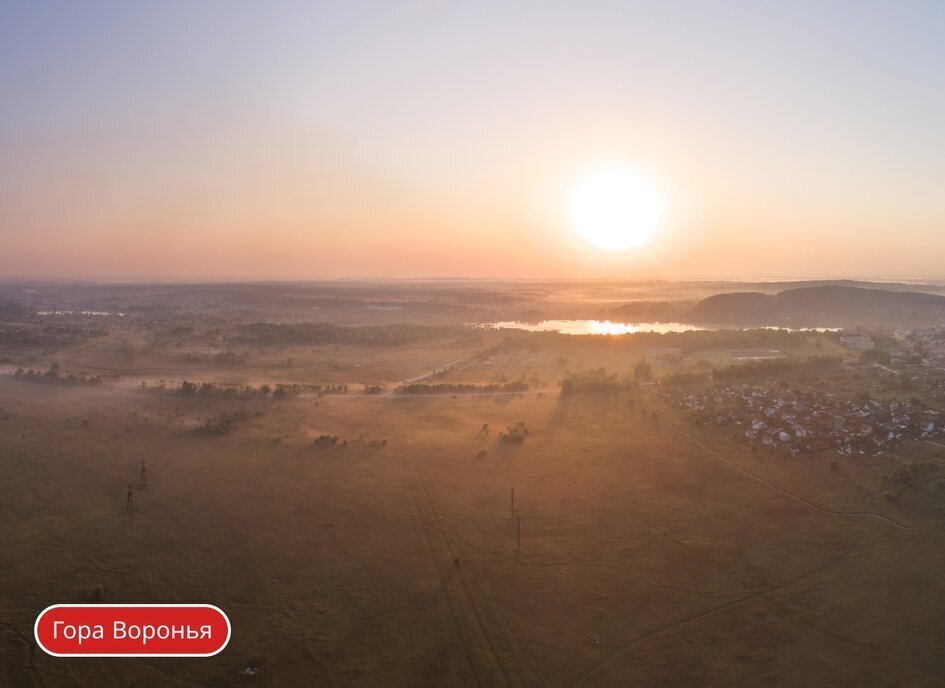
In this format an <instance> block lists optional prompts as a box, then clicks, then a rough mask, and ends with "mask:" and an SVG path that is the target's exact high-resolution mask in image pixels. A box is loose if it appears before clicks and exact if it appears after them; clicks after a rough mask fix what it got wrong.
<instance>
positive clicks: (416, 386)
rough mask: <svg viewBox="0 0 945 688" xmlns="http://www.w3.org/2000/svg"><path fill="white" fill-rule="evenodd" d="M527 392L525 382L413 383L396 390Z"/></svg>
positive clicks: (427, 392) (421, 392)
mask: <svg viewBox="0 0 945 688" xmlns="http://www.w3.org/2000/svg"><path fill="white" fill-rule="evenodd" d="M527 391H528V384H527V383H525V382H506V383H504V384H501V383H490V384H488V385H474V384H460V383H438V384H435V385H429V384H424V383H420V382H415V383H412V384H409V385H401V386H400V387H398V388H397V393H398V394H476V393H483V394H489V393H496V392H514V393H521V392H527Z"/></svg>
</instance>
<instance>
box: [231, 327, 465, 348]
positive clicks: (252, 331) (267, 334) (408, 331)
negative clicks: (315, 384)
mask: <svg viewBox="0 0 945 688" xmlns="http://www.w3.org/2000/svg"><path fill="white" fill-rule="evenodd" d="M239 332H240V334H239V335H238V336H237V337H236V338H235V339H236V340H237V341H241V342H245V343H253V344H269V345H272V344H365V345H379V346H382V345H395V344H407V343H410V342H417V341H425V340H429V339H437V338H441V337H450V336H459V335H462V334H463V333H464V332H465V330H464V328H462V327H450V326H432V325H410V324H397V325H362V326H346V325H334V324H332V323H297V324H291V323H253V324H250V325H243V326H241V327H240V330H239ZM232 339H234V338H231V340H232Z"/></svg>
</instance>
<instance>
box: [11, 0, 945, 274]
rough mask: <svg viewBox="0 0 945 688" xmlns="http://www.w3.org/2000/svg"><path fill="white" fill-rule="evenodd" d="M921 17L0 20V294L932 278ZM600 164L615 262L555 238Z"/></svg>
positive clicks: (19, 6)
mask: <svg viewBox="0 0 945 688" xmlns="http://www.w3.org/2000/svg"><path fill="white" fill-rule="evenodd" d="M942 35H945V3H941V2H910V1H908V0H904V1H899V2H870V1H869V0H860V1H856V2H853V1H850V2H829V1H822V2H807V1H804V0H799V1H797V2H790V3H784V2H769V3H765V2H710V1H702V2H670V1H667V2H631V1H626V0H625V1H623V2H594V1H585V2H580V3H578V2H555V1H554V0H544V1H542V2H507V1H506V2H491V1H490V0H477V1H476V2H445V1H437V0H413V1H410V2H399V1H396V0H391V1H387V2H374V3H365V2H359V1H357V0H349V1H346V2H334V3H331V2H325V3H312V2H276V1H274V2H265V3H258V2H254V3H243V2H236V1H231V2H193V1H190V2H173V1H171V2H136V3H132V2H117V1H116V2H94V1H93V2H82V3H78V2H60V3H51V2H41V1H37V2H28V3H25V2H15V3H14V2H8V1H7V0H0V279H21V278H26V279H49V278H68V279H73V278H80V279H100V280H216V279H225V280H230V279H292V280H296V279H324V278H336V277H358V278H362V277H377V278H388V277H407V278H427V277H474V278H476V277H482V278H522V279H524V278H549V277H558V278H593V277H608V278H611V277H625V278H628V279H635V278H646V279H650V278H666V279H683V278H725V277H732V278H747V277H775V276H778V277H782V276H783V277H818V278H819V277H855V278H882V279H898V278H943V277H945V261H943V260H942V258H941V256H942V255H943V253H945V193H943V189H945V127H943V126H942V123H943V122H945V42H943V41H942V40H941V36H942ZM607 166H619V167H621V169H626V170H631V171H632V172H633V173H634V174H635V175H637V176H639V177H641V178H644V179H646V180H647V181H648V182H649V183H650V184H651V185H652V186H653V187H654V188H656V189H658V191H659V195H660V197H661V198H662V205H663V212H662V217H661V220H660V223H659V227H658V230H657V232H656V234H655V235H654V237H653V238H652V239H651V240H650V242H649V243H647V244H646V245H645V246H644V247H642V248H639V249H633V250H629V251H619V252H608V251H602V250H599V249H596V248H594V247H593V246H591V245H589V244H587V243H586V242H585V241H583V240H582V239H581V238H580V237H579V236H578V235H577V234H576V232H575V231H574V229H573V227H572V226H571V222H570V218H569V210H568V208H569V206H568V204H569V198H570V194H571V193H572V191H573V189H574V188H575V186H576V185H578V184H580V183H581V181H582V180H583V179H586V178H587V177H588V175H593V173H594V172H595V170H598V169H602V168H604V167H607Z"/></svg>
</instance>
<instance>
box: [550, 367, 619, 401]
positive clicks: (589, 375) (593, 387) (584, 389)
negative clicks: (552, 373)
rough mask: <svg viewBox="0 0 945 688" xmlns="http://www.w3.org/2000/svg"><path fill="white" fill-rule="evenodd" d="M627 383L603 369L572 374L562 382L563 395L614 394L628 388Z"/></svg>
mask: <svg viewBox="0 0 945 688" xmlns="http://www.w3.org/2000/svg"><path fill="white" fill-rule="evenodd" d="M626 386H627V384H626V381H624V380H621V379H620V378H618V377H617V374H616V373H610V374H608V373H607V371H606V370H604V369H603V368H598V369H597V370H591V371H585V372H581V373H572V374H571V375H569V376H568V377H566V378H565V379H563V380H562V381H561V393H562V394H565V395H567V394H576V393H579V392H581V393H597V392H614V391H616V390H618V389H621V388H623V387H626Z"/></svg>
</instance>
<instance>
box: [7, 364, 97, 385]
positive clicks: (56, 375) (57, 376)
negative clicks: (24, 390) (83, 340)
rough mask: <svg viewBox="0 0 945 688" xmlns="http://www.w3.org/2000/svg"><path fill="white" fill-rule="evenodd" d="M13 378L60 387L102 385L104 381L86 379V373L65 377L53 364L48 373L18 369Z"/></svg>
mask: <svg viewBox="0 0 945 688" xmlns="http://www.w3.org/2000/svg"><path fill="white" fill-rule="evenodd" d="M13 376H14V377H15V378H16V379H17V380H26V381H28V382H48V383H52V384H58V385H100V384H102V380H101V379H100V378H99V377H98V376H97V375H96V376H94V377H86V375H85V373H79V374H78V375H75V374H73V373H68V374H66V375H63V374H61V373H60V372H59V365H58V364H56V363H53V364H52V366H51V367H50V368H49V370H47V371H46V372H43V371H41V370H33V369H32V368H30V369H29V370H23V369H22V368H17V369H16V372H15V373H14V374H13Z"/></svg>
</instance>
